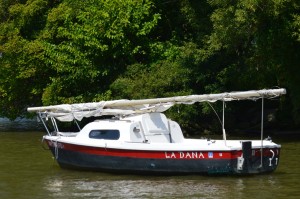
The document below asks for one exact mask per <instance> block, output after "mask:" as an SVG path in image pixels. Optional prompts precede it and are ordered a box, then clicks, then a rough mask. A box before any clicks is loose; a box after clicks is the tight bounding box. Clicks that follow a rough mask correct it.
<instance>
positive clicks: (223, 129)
mask: <svg viewBox="0 0 300 199" xmlns="http://www.w3.org/2000/svg"><path fill="white" fill-rule="evenodd" d="M222 131H223V140H224V142H225V146H226V132H225V101H223V121H222Z"/></svg>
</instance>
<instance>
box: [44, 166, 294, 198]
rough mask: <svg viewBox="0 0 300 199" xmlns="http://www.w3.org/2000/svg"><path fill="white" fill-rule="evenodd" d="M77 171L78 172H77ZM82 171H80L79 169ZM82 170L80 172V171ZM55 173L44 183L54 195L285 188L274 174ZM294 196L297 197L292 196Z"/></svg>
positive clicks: (260, 193) (217, 193) (240, 193)
mask: <svg viewBox="0 0 300 199" xmlns="http://www.w3.org/2000/svg"><path fill="white" fill-rule="evenodd" d="M75 173H76V172H75ZM77 174H78V173H77ZM79 174H80V173H79ZM85 175H88V176H89V177H87V176H85V177H83V178H82V177H77V178H76V177H75V178H70V176H69V177H64V176H52V177H49V178H48V179H46V181H45V182H44V183H43V186H44V189H45V190H46V191H47V192H48V194H49V196H51V198H64V197H71V198H84V197H88V198H100V197H102V198H170V197H172V198H274V197H275V198H277V197H279V196H281V195H282V197H283V198H284V196H286V195H285V194H282V193H281V192H278V190H280V189H281V188H284V187H282V186H281V185H280V183H279V181H280V180H279V178H277V177H276V176H275V177H274V176H272V175H263V176H252V177H229V176H227V177H205V176H181V177H179V176H178V177H158V176H156V177H141V176H140V177H137V176H121V177H119V178H116V176H114V175H106V174H101V173H98V174H97V175H96V174H93V176H92V175H90V173H88V172H87V173H85ZM289 198H293V197H289Z"/></svg>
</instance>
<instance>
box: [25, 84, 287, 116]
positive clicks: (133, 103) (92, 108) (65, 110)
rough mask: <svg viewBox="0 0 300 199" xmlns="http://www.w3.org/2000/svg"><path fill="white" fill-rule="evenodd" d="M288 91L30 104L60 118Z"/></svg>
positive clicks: (270, 95)
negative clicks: (49, 104) (48, 104)
mask: <svg viewBox="0 0 300 199" xmlns="http://www.w3.org/2000/svg"><path fill="white" fill-rule="evenodd" d="M283 94H286V90H285V89H268V90H266V89H264V90H254V91H243V92H230V93H220V94H204V95H187V96H177V97H167V98H153V99H141V100H112V101H101V102H91V103H80V104H60V105H53V106H42V107H29V108H28V109H27V110H28V111H29V112H43V113H46V114H47V115H49V116H52V117H55V118H57V119H58V120H60V121H72V120H73V119H76V120H82V118H83V117H92V116H101V115H130V114H139V113H146V112H164V111H166V110H168V109H169V108H170V107H172V106H173V105H175V104H194V103H195V102H216V101H232V100H247V99H248V100H249V99H250V100H256V99H259V98H274V97H278V96H280V95H283Z"/></svg>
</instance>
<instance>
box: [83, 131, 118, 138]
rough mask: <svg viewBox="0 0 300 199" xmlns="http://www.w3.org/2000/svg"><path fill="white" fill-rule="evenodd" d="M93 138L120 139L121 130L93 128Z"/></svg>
mask: <svg viewBox="0 0 300 199" xmlns="http://www.w3.org/2000/svg"><path fill="white" fill-rule="evenodd" d="M89 137H90V138H93V139H104V140H118V139H119V138H120V131H119V130H92V131H91V132H90V134H89Z"/></svg>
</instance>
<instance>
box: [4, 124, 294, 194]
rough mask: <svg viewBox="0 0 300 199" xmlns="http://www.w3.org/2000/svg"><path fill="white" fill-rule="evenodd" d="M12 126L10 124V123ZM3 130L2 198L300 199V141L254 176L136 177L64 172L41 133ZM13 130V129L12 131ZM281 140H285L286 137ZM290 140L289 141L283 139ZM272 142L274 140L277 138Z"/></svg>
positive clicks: (284, 144) (287, 144) (286, 144)
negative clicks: (274, 165) (44, 145)
mask: <svg viewBox="0 0 300 199" xmlns="http://www.w3.org/2000/svg"><path fill="white" fill-rule="evenodd" d="M7 123H9V122H7ZM18 125H21V127H22V128H23V129H25V131H21V130H20V129H21V127H18V128H16V129H17V130H16V131H9V132H8V131H7V130H6V129H7V128H6V126H5V128H4V127H3V120H2V126H1V125H0V198H3V199H10V198H14V199H15V198H48V199H51V198H55V199H60V198H64V199H65V198H207V199H209V198H214V199H218V198H260V199H261V198H262V199H264V198H265V199H269V198H270V199H271V198H272V199H275V198H276V199H277V198H284V199H285V198H292V199H293V198H295V199H296V198H300V185H299V184H300V183H299V179H300V164H299V158H300V153H299V151H300V140H299V139H298V138H296V139H290V140H289V139H286V140H281V141H279V143H280V144H282V153H281V160H280V163H279V167H278V169H277V170H276V171H275V172H274V173H272V174H268V175H255V176H244V177H241V176H235V177H233V176H218V177H212V176H210V177H209V176H194V175H193V176H135V175H114V174H106V173H99V172H83V171H74V170H64V169H61V168H60V167H59V166H58V165H57V164H56V163H55V161H54V160H53V158H52V155H51V154H50V151H48V150H44V149H43V148H42V146H41V137H42V135H43V132H34V131H29V130H28V129H31V128H32V126H30V125H31V124H30V125H29V124H27V123H26V122H25V123H22V122H21V123H18ZM9 129H10V128H9ZM282 137H283V136H282ZM285 137H286V136H285ZM273 139H274V138H273Z"/></svg>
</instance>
